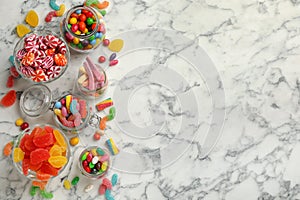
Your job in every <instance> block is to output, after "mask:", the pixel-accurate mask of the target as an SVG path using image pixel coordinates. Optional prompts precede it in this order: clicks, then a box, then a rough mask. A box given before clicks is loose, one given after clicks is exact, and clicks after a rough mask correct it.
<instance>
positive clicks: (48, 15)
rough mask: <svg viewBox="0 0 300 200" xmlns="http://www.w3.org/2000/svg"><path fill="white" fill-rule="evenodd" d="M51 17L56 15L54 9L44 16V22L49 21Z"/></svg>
mask: <svg viewBox="0 0 300 200" xmlns="http://www.w3.org/2000/svg"><path fill="white" fill-rule="evenodd" d="M53 17H56V11H51V12H49V13H48V14H47V16H46V18H45V22H51V20H52V18H53Z"/></svg>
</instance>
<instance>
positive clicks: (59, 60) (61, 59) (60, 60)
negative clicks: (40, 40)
mask: <svg viewBox="0 0 300 200" xmlns="http://www.w3.org/2000/svg"><path fill="white" fill-rule="evenodd" d="M54 62H55V64H56V65H57V66H65V65H66V64H67V62H68V61H67V58H66V57H65V55H63V54H61V53H58V54H55V55H54Z"/></svg>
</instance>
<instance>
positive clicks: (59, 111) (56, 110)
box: [54, 108, 64, 118]
mask: <svg viewBox="0 0 300 200" xmlns="http://www.w3.org/2000/svg"><path fill="white" fill-rule="evenodd" d="M54 113H55V114H56V116H57V117H59V118H63V117H64V116H63V115H62V114H61V110H60V109H58V108H56V109H54Z"/></svg>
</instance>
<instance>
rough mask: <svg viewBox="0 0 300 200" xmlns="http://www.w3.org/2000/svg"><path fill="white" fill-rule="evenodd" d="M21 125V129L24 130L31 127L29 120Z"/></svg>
mask: <svg viewBox="0 0 300 200" xmlns="http://www.w3.org/2000/svg"><path fill="white" fill-rule="evenodd" d="M20 127H21V130H22V131H23V130H25V129H27V128H28V127H29V124H28V123H27V122H23V123H22V124H21V126H20Z"/></svg>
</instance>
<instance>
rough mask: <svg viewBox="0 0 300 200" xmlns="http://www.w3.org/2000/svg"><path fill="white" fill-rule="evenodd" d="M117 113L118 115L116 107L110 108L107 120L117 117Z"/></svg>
mask: <svg viewBox="0 0 300 200" xmlns="http://www.w3.org/2000/svg"><path fill="white" fill-rule="evenodd" d="M115 115H116V109H115V107H112V108H110V109H109V115H107V116H106V118H107V121H111V120H113V119H114V118H115Z"/></svg>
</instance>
